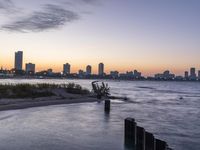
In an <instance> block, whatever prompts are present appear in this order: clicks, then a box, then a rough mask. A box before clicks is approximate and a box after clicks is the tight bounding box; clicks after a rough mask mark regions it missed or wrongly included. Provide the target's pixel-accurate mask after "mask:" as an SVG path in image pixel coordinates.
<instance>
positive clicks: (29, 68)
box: [26, 63, 35, 74]
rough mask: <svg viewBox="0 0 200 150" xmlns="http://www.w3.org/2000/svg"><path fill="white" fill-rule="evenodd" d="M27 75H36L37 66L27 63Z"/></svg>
mask: <svg viewBox="0 0 200 150" xmlns="http://www.w3.org/2000/svg"><path fill="white" fill-rule="evenodd" d="M26 73H28V74H34V73H35V64H32V63H27V64H26Z"/></svg>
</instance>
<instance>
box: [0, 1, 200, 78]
mask: <svg viewBox="0 0 200 150" xmlns="http://www.w3.org/2000/svg"><path fill="white" fill-rule="evenodd" d="M199 15H200V1H198V0H167V1H161V0H151V1H149V0H57V1H54V0H43V1H41V0H34V1H21V0H0V43H1V44H0V65H1V66H3V67H4V68H8V69H10V68H13V64H14V52H15V51H18V50H22V51H23V52H24V63H28V62H32V63H35V64H36V69H37V70H43V69H48V68H53V69H54V70H55V71H62V65H63V64H64V63H67V62H68V63H70V64H71V65H72V69H73V70H72V71H74V72H76V71H77V70H78V69H85V66H86V65H88V64H90V65H92V67H93V70H94V72H96V71H97V65H98V63H99V62H104V64H105V66H106V71H107V72H108V71H110V70H119V71H120V72H124V71H128V70H129V71H131V70H134V69H138V70H139V71H142V72H143V74H145V75H147V74H148V75H149V74H150V75H152V74H153V73H156V72H162V71H164V70H166V69H169V70H171V71H172V72H173V73H177V74H182V73H183V71H185V70H188V69H189V68H190V67H196V68H198V69H200V61H199V56H200V44H199V43H200V30H199V27H200V18H199Z"/></svg>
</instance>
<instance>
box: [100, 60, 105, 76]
mask: <svg viewBox="0 0 200 150" xmlns="http://www.w3.org/2000/svg"><path fill="white" fill-rule="evenodd" d="M103 75H104V64H103V63H100V64H99V76H103Z"/></svg>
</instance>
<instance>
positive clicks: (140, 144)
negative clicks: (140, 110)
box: [137, 126, 145, 150]
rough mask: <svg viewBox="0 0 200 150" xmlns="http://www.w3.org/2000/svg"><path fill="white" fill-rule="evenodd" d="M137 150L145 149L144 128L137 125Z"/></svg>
mask: <svg viewBox="0 0 200 150" xmlns="http://www.w3.org/2000/svg"><path fill="white" fill-rule="evenodd" d="M137 150H145V130H144V128H142V127H139V126H137Z"/></svg>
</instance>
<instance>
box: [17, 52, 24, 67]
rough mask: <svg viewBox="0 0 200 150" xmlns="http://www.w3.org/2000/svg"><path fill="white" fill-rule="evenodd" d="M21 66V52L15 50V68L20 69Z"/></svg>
mask: <svg viewBox="0 0 200 150" xmlns="http://www.w3.org/2000/svg"><path fill="white" fill-rule="evenodd" d="M22 68H23V52H22V51H18V52H15V70H18V71H21V70H22Z"/></svg>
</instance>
